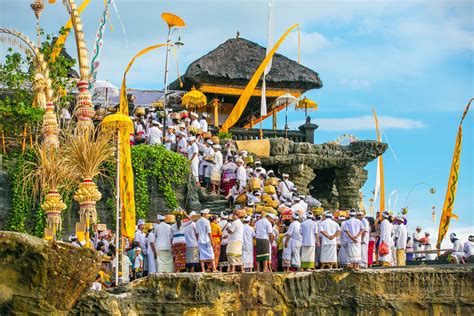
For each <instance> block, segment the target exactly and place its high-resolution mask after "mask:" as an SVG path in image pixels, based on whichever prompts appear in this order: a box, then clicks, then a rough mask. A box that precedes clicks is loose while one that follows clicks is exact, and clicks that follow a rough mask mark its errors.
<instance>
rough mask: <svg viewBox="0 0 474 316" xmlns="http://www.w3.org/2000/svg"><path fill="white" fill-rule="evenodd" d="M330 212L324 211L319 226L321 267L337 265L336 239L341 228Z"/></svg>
mask: <svg viewBox="0 0 474 316" xmlns="http://www.w3.org/2000/svg"><path fill="white" fill-rule="evenodd" d="M332 217H333V215H332V213H331V212H329V211H326V212H324V216H323V220H322V221H321V223H320V226H319V237H320V238H321V257H320V261H321V268H322V269H326V268H329V269H330V268H336V267H337V240H336V238H337V237H338V236H339V235H340V234H341V228H340V227H339V225H338V224H337V223H336V222H335V221H334V220H333V219H332Z"/></svg>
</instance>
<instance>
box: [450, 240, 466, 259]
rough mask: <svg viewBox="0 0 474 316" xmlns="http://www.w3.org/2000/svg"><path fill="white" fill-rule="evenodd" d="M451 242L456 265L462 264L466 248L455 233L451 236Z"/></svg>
mask: <svg viewBox="0 0 474 316" xmlns="http://www.w3.org/2000/svg"><path fill="white" fill-rule="evenodd" d="M449 240H450V241H451V242H452V243H453V249H452V250H451V251H450V252H451V255H452V257H453V258H454V260H455V261H456V263H462V262H463V257H464V247H463V244H462V243H461V241H460V240H459V238H458V237H457V236H456V234H455V233H451V234H449Z"/></svg>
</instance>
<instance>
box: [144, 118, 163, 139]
mask: <svg viewBox="0 0 474 316" xmlns="http://www.w3.org/2000/svg"><path fill="white" fill-rule="evenodd" d="M162 127H163V125H161V124H160V123H159V122H158V121H155V120H154V121H152V126H151V127H150V128H149V130H148V138H147V140H146V143H147V144H149V145H158V144H161V143H162V137H163V132H162V131H161V128H162Z"/></svg>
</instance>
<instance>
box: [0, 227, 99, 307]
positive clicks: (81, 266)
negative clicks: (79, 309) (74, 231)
mask: <svg viewBox="0 0 474 316" xmlns="http://www.w3.org/2000/svg"><path fill="white" fill-rule="evenodd" d="M100 264H101V259H100V256H99V255H98V254H97V253H96V252H95V251H92V250H90V249H82V248H76V247H74V246H72V245H70V244H65V243H62V242H47V241H45V240H43V239H39V238H36V237H33V236H30V235H26V234H20V233H14V232H5V231H0V315H12V314H15V315H16V314H38V315H45V314H50V313H53V312H56V311H66V310H70V309H71V308H72V307H73V306H74V305H75V304H76V301H77V299H78V298H79V297H80V296H81V295H82V294H83V292H84V291H85V290H86V289H87V288H88V287H89V286H90V284H91V283H92V282H93V280H94V279H95V277H96V275H97V272H98V271H99V269H100Z"/></svg>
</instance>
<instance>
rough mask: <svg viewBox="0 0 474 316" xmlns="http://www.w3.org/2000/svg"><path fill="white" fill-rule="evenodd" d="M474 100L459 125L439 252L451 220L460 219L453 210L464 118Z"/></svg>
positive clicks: (440, 229) (441, 222)
mask: <svg viewBox="0 0 474 316" xmlns="http://www.w3.org/2000/svg"><path fill="white" fill-rule="evenodd" d="M472 100H474V99H471V100H470V101H469V103H468V104H467V106H466V109H464V113H463V115H462V118H461V122H460V123H459V128H458V133H457V135H456V145H454V154H453V161H452V163H451V171H450V172H449V179H448V188H447V190H446V197H445V199H444V205H443V212H442V214H441V218H440V221H439V229H438V241H437V242H436V249H438V250H439V249H440V247H441V243H442V242H443V239H444V236H446V233H447V232H448V228H449V222H450V221H451V218H455V219H458V216H457V215H455V214H453V208H454V200H455V198H456V190H457V187H458V179H459V164H460V158H461V147H462V122H463V121H464V118H465V117H466V115H467V112H468V111H469V107H470V106H471V102H472Z"/></svg>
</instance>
